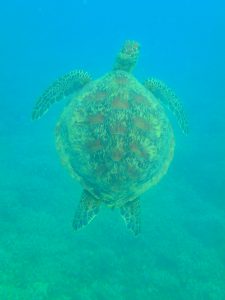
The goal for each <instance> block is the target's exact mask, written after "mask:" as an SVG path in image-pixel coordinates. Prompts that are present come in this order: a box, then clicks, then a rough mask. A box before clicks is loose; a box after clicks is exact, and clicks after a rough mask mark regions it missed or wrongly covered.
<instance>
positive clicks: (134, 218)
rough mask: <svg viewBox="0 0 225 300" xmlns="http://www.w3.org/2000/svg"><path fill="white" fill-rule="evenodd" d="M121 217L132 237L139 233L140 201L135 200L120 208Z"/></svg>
mask: <svg viewBox="0 0 225 300" xmlns="http://www.w3.org/2000/svg"><path fill="white" fill-rule="evenodd" d="M120 212H121V215H122V217H123V219H124V221H125V223H126V225H127V228H128V229H130V230H131V231H132V232H133V233H134V235H135V236H136V235H138V234H139V233H140V219H141V218H140V201H139V199H138V198H137V199H135V200H133V201H131V202H128V203H126V204H124V205H123V206H122V207H121V208H120Z"/></svg>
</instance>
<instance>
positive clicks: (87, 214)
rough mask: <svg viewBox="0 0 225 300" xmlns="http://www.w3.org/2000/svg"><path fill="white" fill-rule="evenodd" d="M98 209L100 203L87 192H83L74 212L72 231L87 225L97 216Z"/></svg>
mask: <svg viewBox="0 0 225 300" xmlns="http://www.w3.org/2000/svg"><path fill="white" fill-rule="evenodd" d="M99 208H100V201H99V200H98V199H96V198H94V197H93V196H92V195H91V194H90V193H89V192H88V191H86V190H84V191H83V193H82V195H81V199H80V203H79V204H78V207H77V210H76V212H75V216H74V220H73V228H74V230H78V229H81V228H82V227H84V226H86V225H88V224H89V223H90V222H91V221H92V220H93V219H94V217H95V216H96V215H97V214H98V212H99Z"/></svg>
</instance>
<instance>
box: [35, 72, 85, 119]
mask: <svg viewBox="0 0 225 300" xmlns="http://www.w3.org/2000/svg"><path fill="white" fill-rule="evenodd" d="M90 81H91V77H90V75H89V74H88V73H86V72H84V71H80V70H74V71H71V72H69V73H67V74H65V75H64V76H62V77H60V78H59V79H57V80H56V81H55V82H53V83H52V84H51V85H50V86H49V87H48V88H47V89H46V90H45V91H44V92H43V94H42V95H41V96H40V97H39V98H38V99H37V102H36V104H35V107H34V109H33V112H32V119H33V120H37V119H39V118H41V117H42V116H43V115H44V114H45V113H46V112H47V111H48V109H49V107H50V106H51V105H53V104H54V103H55V102H58V101H60V100H61V99H63V98H64V97H65V96H68V95H70V94H72V93H73V92H76V91H77V90H79V89H81V88H82V87H83V86H84V85H85V84H87V83H88V82H90Z"/></svg>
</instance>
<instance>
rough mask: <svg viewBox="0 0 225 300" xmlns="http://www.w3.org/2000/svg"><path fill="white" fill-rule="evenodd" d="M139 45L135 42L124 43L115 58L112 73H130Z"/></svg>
mask: <svg viewBox="0 0 225 300" xmlns="http://www.w3.org/2000/svg"><path fill="white" fill-rule="evenodd" d="M139 51H140V45H139V44H138V43H137V42H135V41H126V42H125V43H124V45H123V47H122V49H121V50H120V52H119V53H118V55H117V57H116V62H115V65H114V68H113V70H114V71H117V70H118V71H119V70H120V71H126V72H131V71H132V70H133V68H134V66H135V64H136V62H137V59H138V55H139Z"/></svg>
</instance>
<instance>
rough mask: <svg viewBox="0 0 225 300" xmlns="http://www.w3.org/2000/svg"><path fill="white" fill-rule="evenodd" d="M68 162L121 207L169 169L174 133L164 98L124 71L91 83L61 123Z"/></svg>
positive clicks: (89, 186)
mask: <svg viewBox="0 0 225 300" xmlns="http://www.w3.org/2000/svg"><path fill="white" fill-rule="evenodd" d="M56 146H57V149H58V151H59V154H60V157H61V160H62V162H63V164H64V165H65V166H66V167H67V168H68V169H69V171H70V173H71V175H72V176H73V177H75V178H76V179H78V181H79V182H80V183H81V185H82V186H83V188H84V189H86V190H88V191H89V192H90V193H91V194H92V195H93V196H95V197H96V198H98V199H100V200H101V201H102V202H105V203H106V204H108V205H109V206H113V207H120V206H122V205H123V204H125V203H126V202H128V201H131V200H133V199H135V198H136V197H138V196H139V195H141V194H142V193H143V192H145V191H146V190H147V189H148V188H149V187H151V186H152V185H154V184H156V183H157V182H158V181H159V180H160V178H161V177H162V176H163V175H164V174H165V173H166V172H167V169H168V167H169V164H170V162H171V160H172V157H173V152H174V136H173V130H172V127H171V125H170V122H169V120H168V118H167V116H166V114H165V111H164V109H163V107H162V106H161V104H160V102H159V101H158V100H157V99H156V98H155V97H154V96H153V94H152V93H151V92H149V91H148V90H147V89H146V88H145V87H144V86H143V85H142V84H140V83H139V82H138V81H137V80H136V79H135V77H134V76H132V75H131V74H129V73H127V72H124V71H113V72H110V73H107V74H106V75H105V76H103V77H102V78H100V79H98V80H95V81H92V82H90V83H89V84H87V85H86V86H85V87H84V88H83V89H82V90H81V91H80V92H78V93H77V94H76V95H75V96H74V97H73V99H72V100H71V101H70V103H69V104H68V105H67V106H66V107H65V109H64V111H63V113H62V115H61V117H60V119H59V122H58V123H57V127H56Z"/></svg>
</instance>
